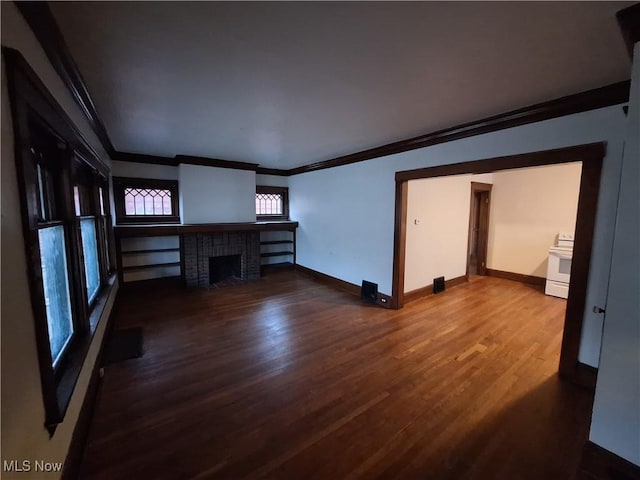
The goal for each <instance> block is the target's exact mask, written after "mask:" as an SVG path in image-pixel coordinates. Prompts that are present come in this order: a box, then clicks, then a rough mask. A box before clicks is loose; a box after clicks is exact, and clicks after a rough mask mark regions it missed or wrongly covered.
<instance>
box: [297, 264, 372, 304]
mask: <svg viewBox="0 0 640 480" xmlns="http://www.w3.org/2000/svg"><path fill="white" fill-rule="evenodd" d="M295 269H296V270H298V271H299V272H302V273H306V274H307V275H310V276H312V277H313V278H315V279H316V280H319V281H320V282H322V283H324V284H325V285H328V286H330V287H332V288H337V289H338V290H342V291H344V292H347V293H350V294H352V295H357V296H360V286H359V285H355V284H353V283H350V282H346V281H344V280H340V279H339V278H336V277H332V276H331V275H327V274H326V273H322V272H318V271H317V270H313V269H311V268H308V267H304V266H302V265H299V264H296V265H295Z"/></svg>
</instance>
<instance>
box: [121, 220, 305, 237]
mask: <svg viewBox="0 0 640 480" xmlns="http://www.w3.org/2000/svg"><path fill="white" fill-rule="evenodd" d="M296 228H298V222H292V221H290V220H282V221H274V222H239V223H191V224H186V223H183V224H177V225H174V224H167V225H163V224H150V225H116V226H115V227H114V229H113V230H114V233H115V236H116V238H127V237H166V236H172V235H182V234H186V233H211V232H246V231H258V232H270V231H282V230H288V231H295V229H296Z"/></svg>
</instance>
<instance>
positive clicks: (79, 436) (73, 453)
mask: <svg viewBox="0 0 640 480" xmlns="http://www.w3.org/2000/svg"><path fill="white" fill-rule="evenodd" d="M117 306H118V296H117V292H116V297H115V298H114V300H113V305H112V307H111V312H109V316H108V317H107V320H106V321H107V324H106V326H105V331H104V335H103V337H102V344H101V345H100V349H99V350H98V355H97V356H96V361H95V363H94V364H93V369H92V370H91V377H90V380H89V385H88V386H87V391H86V393H85V396H84V400H83V401H82V407H81V408H80V413H79V414H78V420H77V421H76V425H75V427H74V428H73V434H72V436H71V442H70V444H69V449H68V450H67V456H66V458H65V461H64V468H63V470H62V477H61V478H62V480H75V479H77V478H79V476H80V466H81V464H82V457H83V455H84V449H85V446H86V444H87V439H88V438H89V430H90V427H91V420H92V419H93V412H94V410H95V406H96V403H97V399H98V396H99V392H100V387H101V385H102V378H101V375H100V373H101V372H100V370H101V368H102V363H103V361H102V360H103V357H104V348H105V345H106V343H107V339H108V338H109V335H110V333H111V330H112V329H113V318H114V317H115V315H116V312H117Z"/></svg>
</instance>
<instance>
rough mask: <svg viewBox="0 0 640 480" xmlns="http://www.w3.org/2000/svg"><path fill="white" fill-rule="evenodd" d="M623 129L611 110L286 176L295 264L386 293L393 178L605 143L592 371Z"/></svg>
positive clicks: (583, 356)
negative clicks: (423, 169) (295, 246)
mask: <svg viewBox="0 0 640 480" xmlns="http://www.w3.org/2000/svg"><path fill="white" fill-rule="evenodd" d="M624 124H625V115H624V113H623V112H622V108H621V106H613V107H608V108H602V109H598V110H593V111H590V112H584V113H579V114H575V115H570V116H566V117H562V118H556V119H552V120H547V121H544V122H538V123H533V124H529V125H523V126H520V127H515V128H510V129H507V130H501V131H498V132H493V133H488V134H485V135H478V136H475V137H470V138H465V139H462V140H457V141H454V142H449V143H444V144H440V145H434V146H431V147H427V148H423V149H419V150H413V151H409V152H404V153H400V154H396V155H391V156H388V157H383V158H377V159H374V160H370V161H366V162H361V163H355V164H351V165H345V166H341V167H336V168H331V169H326V170H319V171H315V172H309V173H304V174H300V175H295V176H293V177H289V190H290V196H291V218H293V219H294V220H298V221H299V222H300V228H299V229H298V256H297V261H298V263H300V264H301V265H304V266H306V267H309V268H312V269H314V270H317V271H320V272H322V273H325V274H327V275H331V276H333V277H337V278H340V279H342V280H345V281H347V282H351V283H355V284H360V282H361V281H362V280H363V279H365V280H369V281H373V282H376V283H378V284H379V289H380V291H381V292H383V293H387V294H389V293H391V276H392V261H393V225H394V202H395V200H394V198H395V182H394V175H395V172H396V171H399V170H410V169H415V168H421V167H430V166H435V165H444V164H449V163H458V162H464V161H470V160H479V159H484V158H491V157H496V156H502V155H512V154H518V153H525V152H534V151H539V150H547V149H552V148H559V147H566V146H571V145H580V144H586V143H592V142H602V141H604V142H607V155H606V158H605V159H604V163H603V171H602V179H601V191H600V196H599V199H598V208H597V214H596V229H595V237H594V244H593V255H592V259H591V271H590V275H589V287H588V292H587V303H586V305H587V308H586V311H585V321H584V330H583V337H582V341H581V348H580V357H579V358H580V361H582V362H585V363H588V364H589V365H597V364H598V355H599V349H600V331H601V328H602V318H601V316H599V315H597V314H594V313H592V312H591V308H592V306H593V305H602V304H603V303H604V302H605V299H606V295H607V285H608V278H609V261H610V255H611V242H612V238H613V222H614V220H615V212H616V204H617V198H618V186H619V178H620V163H621V157H622V141H623V137H624V128H623V126H624Z"/></svg>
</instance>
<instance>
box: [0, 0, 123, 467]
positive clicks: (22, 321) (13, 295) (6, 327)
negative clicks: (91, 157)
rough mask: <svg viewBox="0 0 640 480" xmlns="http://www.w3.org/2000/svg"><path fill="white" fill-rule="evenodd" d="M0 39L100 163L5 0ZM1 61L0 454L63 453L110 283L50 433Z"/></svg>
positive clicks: (53, 457)
mask: <svg viewBox="0 0 640 480" xmlns="http://www.w3.org/2000/svg"><path fill="white" fill-rule="evenodd" d="M1 8H2V45H6V46H10V47H12V48H15V49H17V50H19V51H20V52H21V53H22V55H23V56H24V57H25V58H26V60H27V62H28V63H29V64H30V65H31V67H32V68H33V69H34V70H35V72H36V73H37V74H38V76H39V77H40V79H41V80H42V81H43V82H44V84H45V85H46V86H47V88H48V89H49V91H50V92H51V93H52V94H53V96H54V97H55V98H56V100H57V101H58V102H59V103H60V105H61V106H62V108H63V109H64V110H65V111H66V112H67V114H68V115H69V117H70V118H71V119H72V120H73V121H74V122H75V124H76V126H77V127H78V129H79V130H80V131H81V132H82V133H83V135H85V137H86V139H87V140H88V141H89V142H90V143H91V144H92V146H93V147H94V148H95V149H96V151H97V152H98V153H99V154H101V155H102V160H103V161H105V162H106V163H108V162H109V158H108V157H107V155H106V153H104V150H103V149H102V146H101V145H100V144H99V143H98V141H97V139H96V137H95V135H94V134H93V132H92V131H91V129H90V128H89V125H88V123H87V121H86V119H85V118H84V116H83V115H82V113H81V112H80V110H79V109H78V108H77V106H76V104H75V102H74V101H73V99H72V97H71V95H70V94H69V92H68V90H67V89H66V87H65V86H64V84H63V83H62V81H61V80H60V78H59V77H58V76H57V74H56V73H55V71H54V69H53V67H52V66H51V64H50V63H49V61H48V60H47V57H46V55H45V53H44V51H43V50H42V49H41V47H40V45H39V43H38V42H37V40H36V38H35V37H34V35H33V34H32V32H31V30H30V29H29V27H28V25H27V24H26V22H25V21H24V19H23V18H22V16H21V15H20V14H19V13H18V11H17V9H16V6H15V5H14V4H13V3H12V2H1ZM6 85H7V82H6V74H5V65H4V60H3V63H2V102H1V105H2V142H1V143H2V147H1V148H2V162H1V188H0V192H1V198H2V205H1V209H2V226H1V236H2V241H1V249H2V262H1V266H0V269H1V281H2V289H1V296H2V300H1V302H2V312H1V320H2V323H1V327H0V328H1V333H0V336H1V337H2V363H1V365H2V367H1V371H2V373H1V375H0V377H1V381H2V433H1V436H2V459H3V460H9V459H17V460H34V459H42V460H45V461H54V462H62V461H64V459H65V457H66V454H67V450H68V447H69V442H70V441H71V435H72V433H73V429H74V427H75V425H76V422H77V419H78V414H79V412H80V407H81V405H82V402H83V400H84V396H85V393H86V390H87V386H88V382H89V378H90V374H91V371H92V369H93V366H94V363H95V359H96V356H97V354H98V350H99V348H100V344H101V343H102V339H103V336H104V328H105V326H106V322H105V319H106V316H108V315H109V314H110V312H111V307H112V303H113V299H114V296H115V291H114V293H113V295H112V296H111V298H110V299H109V302H108V305H107V307H106V308H105V311H104V312H105V313H104V315H103V318H102V319H101V323H100V325H99V326H98V329H97V331H96V332H95V335H94V338H93V341H92V343H91V346H90V349H89V352H88V353H87V357H86V360H85V363H84V365H83V367H82V370H81V372H80V376H79V377H78V382H77V384H76V387H75V390H74V393H73V396H72V397H71V401H70V403H69V408H68V410H67V413H66V415H65V419H64V421H63V422H62V424H60V425H58V428H57V430H56V432H55V434H54V436H53V437H52V438H49V433H48V432H47V430H46V429H45V428H44V421H45V413H44V406H43V403H42V392H41V387H40V373H39V368H38V355H37V350H36V340H35V331H34V320H33V315H32V311H31V302H30V297H29V286H28V283H27V276H26V272H27V264H26V254H25V249H24V239H23V236H22V224H21V218H20V195H19V192H18V183H17V176H16V168H15V160H14V144H13V127H12V121H11V113H10V108H9V107H10V105H9V96H8V92H7V87H6ZM59 476H60V473H51V474H43V473H38V474H37V475H36V474H33V473H31V474H29V473H17V474H13V475H12V474H9V473H4V472H3V474H2V478H7V479H8V478H21V479H30V478H37V479H42V478H57V477H59Z"/></svg>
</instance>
